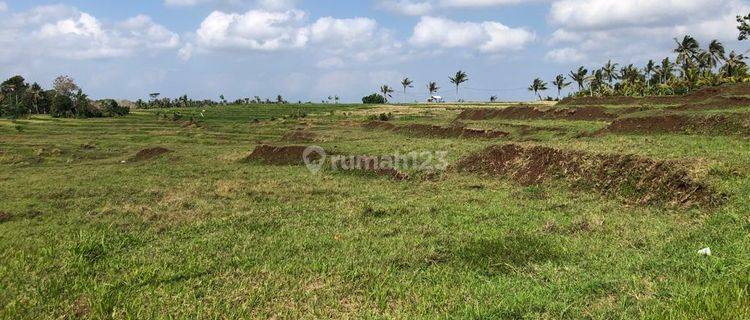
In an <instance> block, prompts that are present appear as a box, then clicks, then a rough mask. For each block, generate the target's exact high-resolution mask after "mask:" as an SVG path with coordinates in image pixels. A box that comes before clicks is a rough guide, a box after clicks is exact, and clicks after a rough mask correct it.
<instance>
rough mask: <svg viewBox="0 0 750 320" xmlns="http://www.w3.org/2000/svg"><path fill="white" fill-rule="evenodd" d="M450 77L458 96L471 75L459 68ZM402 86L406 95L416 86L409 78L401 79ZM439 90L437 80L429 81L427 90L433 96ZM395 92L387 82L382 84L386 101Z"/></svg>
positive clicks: (381, 88)
mask: <svg viewBox="0 0 750 320" xmlns="http://www.w3.org/2000/svg"><path fill="white" fill-rule="evenodd" d="M448 79H449V80H450V82H451V83H452V84H453V85H455V86H456V96H458V95H459V87H460V86H461V85H462V84H464V83H466V82H468V81H469V75H468V74H467V73H466V72H464V71H462V70H458V72H456V74H455V75H453V76H451V77H448ZM401 86H402V87H403V88H404V95H406V93H407V90H408V89H410V88H414V81H412V80H411V79H409V78H404V80H401ZM439 90H440V87H439V86H438V84H437V82H435V81H430V82H428V83H427V91H428V92H429V94H430V96H433V95H434V94H435V93H437V92H438V91H439ZM394 92H395V90H394V88H393V87H391V86H389V85H387V84H385V85H382V86H380V94H381V95H382V96H383V97H384V98H385V100H386V102H387V101H388V99H390V98H393V95H392V93H394Z"/></svg>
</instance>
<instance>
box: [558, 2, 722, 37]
mask: <svg viewBox="0 0 750 320" xmlns="http://www.w3.org/2000/svg"><path fill="white" fill-rule="evenodd" d="M722 2H724V3H726V2H727V1H723V0H660V1H653V0H629V1H621V0H561V1H556V2H554V3H553V4H552V8H551V10H550V20H551V22H552V23H553V24H556V25H561V26H565V27H566V28H568V29H585V30H587V29H608V28H617V27H628V26H639V27H644V26H652V25H665V24H673V23H675V22H685V21H690V20H697V19H703V18H707V17H711V16H712V14H714V13H715V12H713V11H714V10H713V9H714V8H716V7H717V4H718V5H719V6H720V5H721V3H722Z"/></svg>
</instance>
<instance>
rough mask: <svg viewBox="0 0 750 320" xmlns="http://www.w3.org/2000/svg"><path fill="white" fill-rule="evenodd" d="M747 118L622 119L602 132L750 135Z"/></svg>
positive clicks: (690, 116)
mask: <svg viewBox="0 0 750 320" xmlns="http://www.w3.org/2000/svg"><path fill="white" fill-rule="evenodd" d="M748 120H750V119H747V117H743V116H741V115H726V114H721V115H684V114H671V115H662V116H648V117H631V118H620V119H617V120H615V121H614V122H612V124H611V125H609V126H608V127H607V128H605V129H604V130H603V131H602V132H613V133H696V134H745V135H747V134H750V125H749V122H750V121H748Z"/></svg>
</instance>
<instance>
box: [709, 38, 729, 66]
mask: <svg viewBox="0 0 750 320" xmlns="http://www.w3.org/2000/svg"><path fill="white" fill-rule="evenodd" d="M708 53H709V54H710V58H711V59H710V60H709V67H710V68H711V69H712V70H713V69H714V68H716V67H717V66H718V65H719V62H720V61H724V60H725V59H726V57H725V55H726V49H724V44H722V43H721V42H719V40H712V41H711V43H710V44H709V45H708Z"/></svg>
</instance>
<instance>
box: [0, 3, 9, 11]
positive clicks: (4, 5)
mask: <svg viewBox="0 0 750 320" xmlns="http://www.w3.org/2000/svg"><path fill="white" fill-rule="evenodd" d="M5 11H8V4H7V3H5V1H0V12H5Z"/></svg>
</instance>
